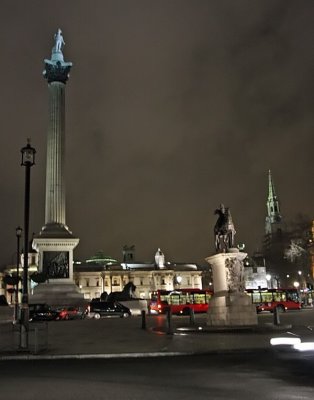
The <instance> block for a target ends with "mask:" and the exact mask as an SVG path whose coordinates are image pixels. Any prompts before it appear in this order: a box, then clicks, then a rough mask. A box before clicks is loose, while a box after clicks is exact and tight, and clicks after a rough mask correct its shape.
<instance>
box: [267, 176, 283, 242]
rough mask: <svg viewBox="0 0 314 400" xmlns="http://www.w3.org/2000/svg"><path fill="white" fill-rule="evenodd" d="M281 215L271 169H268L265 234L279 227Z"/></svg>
mask: <svg viewBox="0 0 314 400" xmlns="http://www.w3.org/2000/svg"><path fill="white" fill-rule="evenodd" d="M281 220H282V217H281V214H280V208H279V201H278V199H277V196H276V192H275V186H274V182H273V178H272V175H271V171H270V170H269V171H268V199H267V216H266V225H265V230H266V234H271V233H273V232H274V231H277V230H278V228H279V227H280V226H279V225H280V223H281Z"/></svg>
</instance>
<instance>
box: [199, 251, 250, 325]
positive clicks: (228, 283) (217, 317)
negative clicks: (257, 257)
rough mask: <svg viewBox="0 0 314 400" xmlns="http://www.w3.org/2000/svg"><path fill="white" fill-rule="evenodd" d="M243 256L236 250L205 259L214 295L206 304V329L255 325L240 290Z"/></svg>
mask: <svg viewBox="0 0 314 400" xmlns="http://www.w3.org/2000/svg"><path fill="white" fill-rule="evenodd" d="M246 256H247V254H246V253H242V252H240V251H239V250H238V249H229V252H228V253H219V254H215V255H213V256H211V257H208V258H206V261H207V262H208V264H210V265H211V267H212V271H213V284H214V291H215V294H214V296H213V297H212V299H211V300H210V303H209V308H208V314H207V325H208V326H219V327H222V326H226V327H228V326H233V327H234V326H250V325H257V313H256V308H255V306H254V305H253V304H252V300H251V298H250V296H249V295H248V294H246V293H245V290H244V289H245V287H244V274H243V264H242V260H243V259H244V258H245V257H246Z"/></svg>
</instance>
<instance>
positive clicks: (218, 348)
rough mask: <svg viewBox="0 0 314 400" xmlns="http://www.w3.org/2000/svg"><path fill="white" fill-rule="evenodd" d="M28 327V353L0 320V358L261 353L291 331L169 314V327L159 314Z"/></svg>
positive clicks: (13, 330) (16, 333)
mask: <svg viewBox="0 0 314 400" xmlns="http://www.w3.org/2000/svg"><path fill="white" fill-rule="evenodd" d="M144 322H145V324H144ZM193 322H194V323H193ZM29 326H30V332H29V347H28V351H25V350H19V341H20V336H19V332H20V331H19V327H18V326H15V325H13V323H12V321H11V320H0V360H10V359H58V358H59V359H61V358H65V359H67V358H80V359H82V358H121V357H161V356H174V355H188V354H196V353H197V354H201V353H213V352H215V353H216V352H219V353H225V352H235V351H241V352H244V351H251V350H255V351H256V350H262V351H263V350H265V349H268V350H269V349H270V348H271V345H270V340H271V338H273V337H280V336H284V335H287V332H289V331H291V325H274V324H273V323H271V322H268V323H265V319H263V320H262V322H260V320H259V324H258V326H256V327H242V328H241V327H234V328H211V327H207V326H206V315H204V314H203V315H197V316H195V321H191V320H190V318H189V317H185V316H180V317H177V316H173V318H172V323H171V326H170V327H169V324H168V321H167V318H166V316H165V315H158V316H146V318H145V321H143V319H142V317H141V316H137V317H135V316H132V317H129V318H101V319H99V320H95V319H89V318H86V319H84V320H72V321H50V322H43V323H42V322H39V323H38V322H37V323H30V325H29ZM288 334H291V333H288ZM299 334H300V336H302V335H303V336H304V337H306V336H308V337H309V335H310V336H311V335H312V331H309V330H308V329H307V328H306V327H299ZM293 335H295V334H293ZM311 337H312V336H311Z"/></svg>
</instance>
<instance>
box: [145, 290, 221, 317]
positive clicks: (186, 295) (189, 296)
mask: <svg viewBox="0 0 314 400" xmlns="http://www.w3.org/2000/svg"><path fill="white" fill-rule="evenodd" d="M212 295H213V292H211V291H210V290H202V289H178V290H156V291H155V292H152V294H151V299H150V305H149V309H150V312H151V313H152V314H163V313H165V312H166V311H167V310H168V309H169V307H170V310H171V312H172V314H178V315H188V314H190V310H191V309H192V310H193V311H194V312H195V313H206V312H207V310H208V302H209V300H210V298H211V297H212Z"/></svg>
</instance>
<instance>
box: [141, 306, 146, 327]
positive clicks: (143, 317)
mask: <svg viewBox="0 0 314 400" xmlns="http://www.w3.org/2000/svg"><path fill="white" fill-rule="evenodd" d="M141 315H142V329H146V313H145V310H142V311H141Z"/></svg>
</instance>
